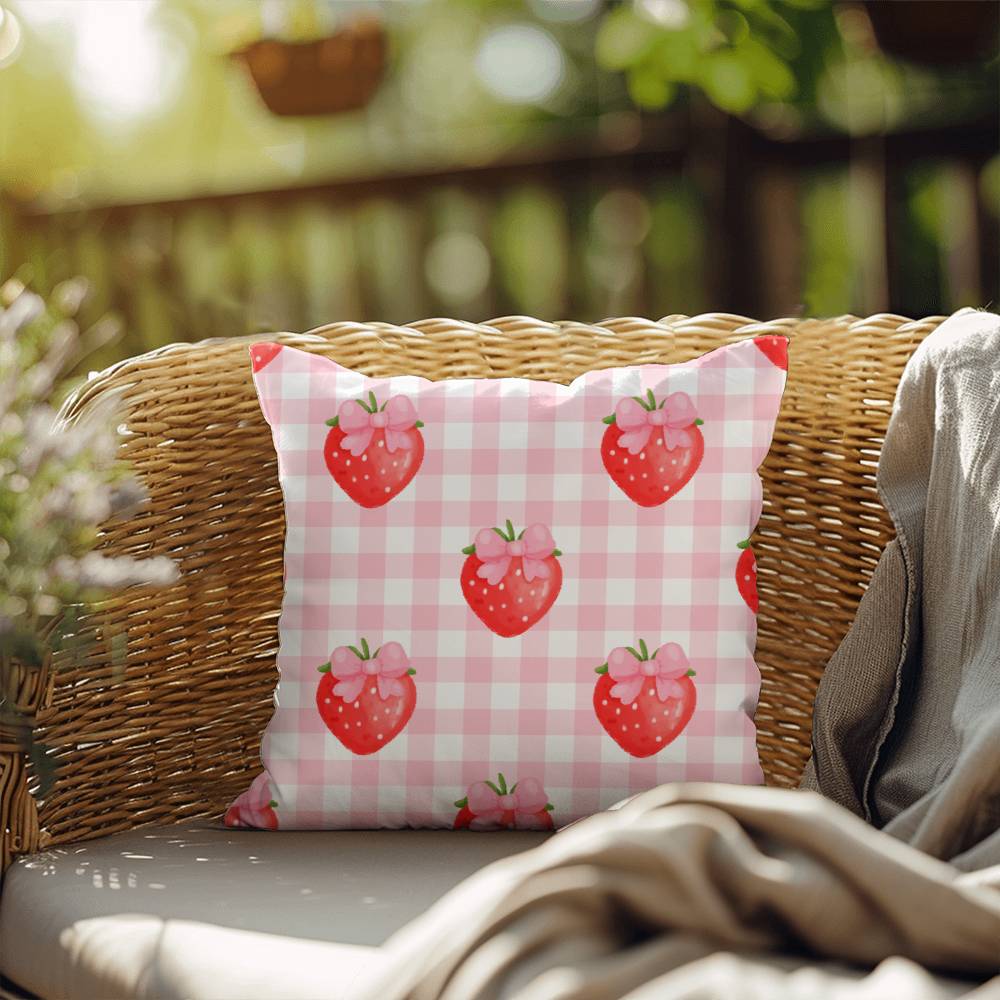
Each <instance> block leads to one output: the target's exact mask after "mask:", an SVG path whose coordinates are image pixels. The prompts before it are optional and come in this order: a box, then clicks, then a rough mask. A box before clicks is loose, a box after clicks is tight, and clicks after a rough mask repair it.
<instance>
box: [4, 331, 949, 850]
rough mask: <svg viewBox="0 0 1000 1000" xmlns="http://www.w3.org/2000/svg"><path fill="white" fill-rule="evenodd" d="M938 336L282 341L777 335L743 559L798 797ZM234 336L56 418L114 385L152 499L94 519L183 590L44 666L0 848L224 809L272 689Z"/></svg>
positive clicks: (523, 342)
mask: <svg viewBox="0 0 1000 1000" xmlns="http://www.w3.org/2000/svg"><path fill="white" fill-rule="evenodd" d="M938 322H940V320H939V319H927V320H922V321H918V322H912V321H909V320H904V319H901V318H899V317H895V316H875V317H872V318H870V319H866V320H855V319H852V318H842V319H836V320H827V321H815V320H807V321H796V320H777V321H774V322H771V323H766V324H765V323H751V322H750V321H748V320H746V319H743V318H741V317H737V316H729V315H719V314H715V315H705V316H698V317H695V318H691V319H689V318H686V317H682V316H671V317H667V318H665V319H663V320H661V321H660V322H651V321H649V320H642V319H629V318H626V319H617V320H609V321H607V322H606V323H602V324H600V325H598V326H585V325H582V324H575V323H560V324H547V323H542V322H539V321H538V320H534V319H527V318H523V317H511V318H506V319H502V320H496V321H494V322H492V323H490V324H489V325H483V326H473V325H469V324H463V323H458V322H455V321H451V320H430V321H427V322H423V323H417V324H414V325H413V326H412V327H405V328H398V327H391V326H386V325H380V324H368V325H358V324H345V323H341V324H334V325H332V326H329V327H326V328H323V329H322V330H319V331H316V333H315V334H313V335H310V336H293V335H282V336H281V337H280V338H277V339H282V340H283V341H284V342H286V343H289V344H292V345H294V346H297V347H301V348H303V349H306V350H310V351H315V352H318V353H321V354H325V355H327V356H329V357H334V358H336V359H337V360H338V361H339V362H340V363H341V364H343V365H346V366H348V367H351V368H355V369H358V370H360V371H363V372H365V373H367V374H369V375H390V374H401V373H411V374H419V375H424V376H427V377H430V378H446V377H455V376H484V377H488V376H501V375H524V376H529V377H532V378H544V379H552V380H555V381H559V382H568V381H569V380H571V379H572V378H574V377H575V376H576V375H578V374H580V373H581V372H583V371H586V370H588V369H594V368H604V367H608V366H612V365H617V364H626V363H637V362H676V361H685V360H688V359H690V358H692V357H696V356H697V355H699V354H701V353H703V352H705V351H707V350H710V349H712V348H714V347H717V346H719V345H720V344H722V343H728V342H731V341H733V340H739V339H742V338H744V337H750V336H757V335H760V334H763V333H775V332H782V333H787V334H789V335H790V336H791V338H792V345H791V370H790V378H789V383H788V389H787V391H786V395H785V399H784V403H783V406H782V412H781V416H780V419H779V421H778V427H777V432H776V435H775V440H774V446H773V448H772V450H771V453H770V456H769V457H768V459H767V462H766V464H765V466H764V469H763V479H764V498H765V500H764V514H763V518H762V520H761V523H760V527H759V529H758V532H757V534H756V535H755V536H754V548H755V550H756V552H757V557H758V562H759V571H758V572H759V576H758V582H759V589H760V595H761V608H760V620H759V621H760V627H759V638H758V647H757V660H758V662H759V664H760V667H761V672H762V674H763V688H762V692H761V699H760V705H759V709H758V713H757V726H758V743H759V747H760V751H761V757H762V760H763V764H764V770H765V772H766V774H767V778H768V781H769V782H771V783H773V784H778V785H792V784H794V783H795V782H796V780H797V778H798V775H799V773H800V770H801V768H802V766H803V764H804V762H805V760H806V758H807V756H808V752H809V730H810V712H811V706H812V699H813V694H814V690H815V686H816V683H817V681H818V679H819V676H820V674H821V671H822V669H823V666H824V664H825V662H826V660H827V658H828V657H829V655H830V653H831V652H832V651H833V649H834V648H835V647H836V645H837V643H838V642H839V640H840V638H841V637H842V636H843V634H844V632H845V631H846V630H847V627H848V625H849V624H850V621H851V618H852V616H853V613H854V609H855V606H856V604H857V601H858V598H859V596H860V594H861V592H862V590H863V588H864V585H865V582H866V580H867V578H868V576H869V574H870V572H871V570H872V568H873V566H874V564H875V561H876V559H877V558H878V555H879V552H880V551H881V548H882V546H883V545H884V544H885V542H886V541H887V539H888V538H889V537H890V535H891V525H890V524H889V522H888V520H887V518H886V515H885V513H884V511H883V509H882V508H881V506H880V504H879V502H878V499H877V496H876V494H875V490H874V483H873V478H874V469H875V463H876V460H877V457H878V450H879V446H880V444H881V440H882V435H883V433H884V431H885V427H886V423H887V420H888V416H889V411H890V407H891V403H892V399H893V396H894V392H895V387H896V383H897V381H898V379H899V375H900V373H901V371H902V368H903V365H904V364H905V362H906V359H907V358H908V356H909V355H910V353H911V352H912V350H913V348H914V347H915V346H916V344H917V343H919V341H920V340H921V339H922V338H923V337H924V336H925V335H926V334H927V333H928V332H929V331H930V330H932V329H933V328H934V327H935V326H936V325H937V324H938ZM247 344H248V341H246V340H242V341H237V340H229V341H212V342H208V343H203V344H193V345H188V344H182V345H175V346H172V347H168V348H163V349H161V350H159V351H154V352H152V353H150V354H147V355H144V356H142V357H139V358H135V359H132V360H130V361H126V362H123V363H121V364H119V365H117V366H115V367H114V368H111V369H109V370H108V371H106V372H104V373H102V374H101V375H99V376H98V377H96V378H94V379H92V380H91V381H90V382H89V383H88V384H87V385H86V386H85V387H84V389H83V390H82V391H81V392H80V393H79V394H78V396H77V398H76V399H75V401H74V403H73V405H72V407H71V410H72V411H73V412H79V410H81V409H82V408H84V407H86V406H88V405H89V404H90V403H91V402H92V401H93V400H94V399H95V398H97V397H98V396H101V395H103V394H105V393H108V392H111V391H118V392H121V393H122V394H123V399H124V408H125V414H126V416H125V422H126V425H127V428H128V436H127V438H126V441H125V444H124V452H125V456H126V457H127V458H128V459H129V460H130V461H131V462H132V464H133V466H134V468H135V470H136V471H137V472H138V474H139V475H140V476H141V478H142V479H143V480H144V482H145V484H146V486H147V488H148V490H149V494H150V502H149V504H148V506H147V507H146V509H145V510H144V511H142V512H141V513H140V514H139V515H138V516H136V517H135V518H134V519H131V520H129V521H128V522H126V523H122V524H118V525H112V526H110V527H109V528H108V532H107V547H108V548H109V549H110V550H111V551H113V552H119V553H124V552H134V553H161V554H167V555H170V556H172V557H173V558H174V559H176V560H177V562H178V563H179V565H180V568H181V576H180V579H179V581H178V582H177V583H176V584H175V585H173V586H172V587H170V588H169V589H167V590H164V591H158V592H150V591H142V590H133V591H129V592H127V593H125V594H124V595H122V596H120V597H118V598H116V599H115V601H114V602H113V603H112V604H111V605H110V606H109V607H108V608H107V609H106V610H105V611H104V615H105V619H104V620H105V621H106V622H107V626H108V627H107V632H108V633H112V632H115V631H121V630H124V631H125V632H126V633H127V638H128V645H127V650H128V651H127V657H126V659H125V663H124V666H122V665H121V664H118V665H115V663H114V662H113V658H112V657H111V656H110V654H109V646H110V645H111V641H110V640H109V639H102V640H101V641H99V642H98V643H97V644H96V645H94V646H93V647H92V648H91V649H90V650H89V652H88V653H87V654H86V656H85V657H84V659H83V660H82V661H80V662H77V663H75V664H69V663H64V664H63V665H62V668H61V669H59V670H55V671H54V677H55V680H54V682H53V683H52V685H51V689H50V693H49V695H48V696H47V697H46V698H45V699H44V700H43V701H44V703H43V705H42V707H41V709H40V711H39V714H38V732H37V736H38V738H39V739H40V740H42V741H43V742H45V743H46V744H48V745H49V746H52V747H55V748H57V755H58V773H57V779H56V782H55V785H54V787H53V788H52V789H51V790H50V791H49V792H48V794H47V795H46V796H45V798H44V800H43V801H42V802H41V803H40V806H39V811H38V815H37V816H35V815H34V808H33V803H32V802H31V801H30V800H29V799H28V797H27V796H26V794H23V791H20V792H19V791H18V788H17V787H16V786H17V785H18V781H19V780H20V779H19V776H18V773H17V766H16V763H14V757H13V755H12V754H10V753H9V752H6V751H5V750H4V748H3V747H2V746H0V808H2V809H3V817H2V819H3V820H4V823H5V824H7V825H8V826H13V828H14V829H13V832H12V833H11V834H8V835H7V840H8V844H7V848H8V853H9V852H10V851H11V850H13V851H24V850H30V849H32V848H35V847H37V846H39V845H41V844H44V843H64V842H68V841H72V840H76V839H80V838H86V837H92V836H97V835H101V834H105V833H110V832H114V831H117V830H122V829H126V828H129V827H132V826H135V825H138V824H141V823H152V822H157V823H163V822H170V821H173V820H178V819H182V818H185V817H191V816H203V815H214V814H218V813H219V812H220V811H221V810H222V809H223V807H224V806H225V804H226V803H227V802H228V800H229V799H231V797H232V796H233V795H234V794H235V793H237V792H238V791H240V790H241V789H242V788H243V787H244V786H245V784H246V781H247V775H248V772H252V771H254V770H255V769H256V768H257V767H258V766H259V762H258V750H259V740H260V734H261V732H262V730H263V728H264V726H265V724H266V723H267V720H268V718H269V716H270V714H271V710H272V693H273V688H274V684H275V681H276V673H275V651H276V645H277V635H276V626H277V616H278V609H279V603H280V600H281V576H282V572H281V571H282V537H283V530H284V526H283V517H282V508H281V495H280V492H279V487H278V481H277V470H276V462H275V456H274V449H273V446H272V443H271V438H270V434H269V432H268V428H267V426H266V424H265V423H264V421H263V419H262V417H261V414H260V411H259V408H258V404H257V401H256V398H255V395H254V391H253V386H252V383H251V379H250V366H249V363H248V357H247Z"/></svg>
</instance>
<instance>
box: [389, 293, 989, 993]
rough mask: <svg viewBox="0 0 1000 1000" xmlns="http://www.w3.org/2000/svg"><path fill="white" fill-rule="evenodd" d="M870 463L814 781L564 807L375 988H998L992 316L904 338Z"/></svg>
mask: <svg viewBox="0 0 1000 1000" xmlns="http://www.w3.org/2000/svg"><path fill="white" fill-rule="evenodd" d="M878 481H879V488H880V492H881V495H882V498H883V500H884V502H885V505H886V508H887V510H888V511H889V513H890V515H891V516H892V518H893V521H894V523H895V525H896V529H897V538H896V539H895V541H894V542H892V543H891V544H890V545H889V546H888V547H887V549H886V550H885V552H884V554H883V556H882V558H881V561H880V562H879V565H878V568H877V570H876V572H875V574H874V576H873V578H872V581H871V584H870V586H869V588H868V591H867V593H866V595H865V597H864V598H863V600H862V602H861V605H860V607H859V611H858V616H857V620H856V622H855V624H854V626H853V628H852V630H851V632H850V633H849V635H848V636H847V638H846V639H845V640H844V642H843V644H842V646H841V647H840V649H839V651H838V652H837V653H836V655H835V656H834V658H833V660H832V661H831V663H830V665H829V667H828V668H827V671H826V674H825V675H824V679H823V682H822V684H821V686H820V691H819V696H818V698H817V703H816V713H815V721H814V740H813V758H812V761H811V762H810V765H809V767H808V768H807V771H806V774H805V777H804V784H805V785H806V786H807V789H815V790H816V791H818V792H820V793H821V794H815V793H814V792H813V791H810V790H801V791H783V790H778V789H768V788H739V787H735V786H728V785H671V786H663V787H661V788H658V789H654V790H652V791H649V792H647V793H644V794H643V795H640V796H638V797H637V798H635V799H633V800H631V801H629V802H627V803H626V804H625V805H624V806H623V807H622V808H620V809H618V810H613V811H610V812H606V813H603V814H599V815H597V816H594V817H591V818H590V819H587V820H584V821H582V822H580V823H577V824H575V825H573V826H571V827H569V828H567V829H566V830H564V831H563V832H561V833H559V834H558V835H556V836H555V837H553V838H552V839H551V840H550V841H549V842H547V843H546V844H544V845H543V846H541V847H539V848H537V849H535V850H533V851H529V852H527V853H525V854H522V855H518V856H517V857H514V858H510V859H506V860H503V861H500V862H498V863H496V864H495V865H492V866H491V867H489V868H487V869H486V870H484V871H482V872H480V873H479V874H477V875H475V876H473V877H472V878H471V879H469V880H467V881H466V882H465V883H463V884H462V885H460V886H458V887H457V888H456V889H454V890H453V891H452V892H451V893H450V894H449V895H447V896H445V897H444V898H443V899H442V900H441V901H440V902H439V903H438V904H436V905H435V906H434V907H433V908H432V909H431V910H429V911H428V912H427V913H426V914H425V915H424V916H423V917H422V918H420V919H418V920H417V921H415V922H413V923H412V924H410V925H409V926H408V927H407V928H405V929H404V930H402V931H400V932H399V933H398V934H397V935H396V936H395V937H394V938H392V939H391V940H390V941H389V943H388V944H387V945H386V958H387V961H386V967H385V972H384V975H383V976H380V977H379V980H378V982H377V984H376V985H375V987H374V988H373V989H372V991H371V996H372V997H373V998H374V997H376V996H377V997H378V998H379V1000H393V998H404V997H405V998H413V1000H430V998H447V1000H467V998H469V997H484V998H485V997H489V998H494V997H496V998H500V997H504V998H508V997H509V998H519V1000H529V998H530V1000H536V998H537V1000H543V998H544V1000H553V998H570V997H572V998H580V1000H583V998H594V1000H598V998H600V1000H603V998H612V997H628V998H630V1000H645V998H651V997H656V998H657V1000H671V998H678V1000H679V998H682V997H683V998H693V997H698V998H699V1000H703V998H715V997H718V998H727V1000H728V998H732V997H740V998H750V1000H755V998H761V1000H763V998H768V1000H772V998H792V997H796V998H798V997H809V998H810V1000H812V998H824V997H830V998H832V997H837V998H857V1000H860V998H862V997H874V996H879V997H881V996H885V997H897V996H898V997H913V998H921V1000H924V998H927V1000H930V998H944V997H957V996H967V997H970V998H971V997H973V996H974V997H975V998H976V1000H985V998H987V997H990V998H993V997H1000V978H997V979H993V980H991V977H998V976H1000V317H997V316H994V315H992V314H989V313H981V312H976V311H973V310H963V311H962V312H960V313H958V314H956V315H955V316H954V317H952V318H951V319H950V320H948V321H947V322H946V323H944V324H943V325H942V326H941V327H940V328H938V330H936V331H935V332H934V333H932V334H931V335H930V336H929V337H928V338H927V339H926V340H925V341H924V343H923V344H922V345H921V346H920V347H919V348H918V349H917V351H916V352H915V354H914V356H913V358H912V359H911V361H910V363H909V365H908V366H907V369H906V371H905V373H904V375H903V378H902V381H901V383H900V387H899V391H898V395H897V399H896V403H895V406H894V410H893V416H892V420H891V422H890V427H889V431H888V434H887V437H886V441H885V444H884V447H883V450H882V457H881V459H880V466H879V475H878ZM852 814H853V815H852Z"/></svg>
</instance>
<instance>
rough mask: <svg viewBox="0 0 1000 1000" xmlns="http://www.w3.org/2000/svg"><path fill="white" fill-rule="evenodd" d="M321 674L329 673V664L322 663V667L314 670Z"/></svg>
mask: <svg viewBox="0 0 1000 1000" xmlns="http://www.w3.org/2000/svg"><path fill="white" fill-rule="evenodd" d="M316 669H317V670H318V671H319V672H320V673H321V674H328V673H329V672H330V664H329V662H327V663H324V664H323V665H322V666H319V667H317V668H316Z"/></svg>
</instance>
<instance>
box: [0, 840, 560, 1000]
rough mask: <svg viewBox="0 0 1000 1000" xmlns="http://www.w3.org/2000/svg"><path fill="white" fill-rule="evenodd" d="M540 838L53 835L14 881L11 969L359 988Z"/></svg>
mask: <svg viewBox="0 0 1000 1000" xmlns="http://www.w3.org/2000/svg"><path fill="white" fill-rule="evenodd" d="M544 836H545V835H544V834H531V833H489V834H478V833H454V832H452V831H447V830H441V831H432V830H398V831H396V830H391V831H390V830H380V831H361V832H347V831H336V832H321V831H316V832H302V833H297V832H283V833H265V832H261V831H253V830H229V829H226V828H224V827H222V826H221V825H215V824H210V823H204V822H196V823H187V824H183V825H179V826H174V827H166V828H148V829H143V830H135V831H132V832H130V833H124V834H118V835H116V836H112V837H107V838H104V839H102V840H95V841H90V842H88V843H83V844H79V845H76V846H72V847H61V848H56V849H53V850H50V851H45V852H42V853H40V854H36V855H33V856H31V857H30V858H25V859H22V860H21V861H19V862H18V863H17V864H15V865H14V866H13V867H12V868H11V869H10V871H9V872H8V873H7V875H6V877H5V879H4V885H3V895H2V897H0V972H2V973H3V974H4V975H6V976H7V977H9V978H10V979H11V980H13V981H14V982H15V983H18V984H19V985H20V986H22V987H24V988H26V989H28V990H30V991H32V992H33V993H37V994H38V995H39V996H41V997H44V998H56V997H74V998H81V1000H83V998H87V997H101V998H108V997H149V998H153V997H155V998H156V1000H168V998H172V997H178V998H179V997H191V998H204V1000H208V998H212V1000H221V998H229V997H232V998H236V997H240V998H243V997H251V996H253V997H262V998H263V997H296V998H301V997H317V998H319V997H349V996H350V995H351V992H352V989H353V988H357V986H358V985H359V984H360V983H361V982H362V981H363V980H364V977H365V975H366V974H369V973H370V971H371V970H372V969H373V968H376V967H377V962H378V951H377V950H376V949H377V947H378V946H379V945H380V944H382V943H383V942H384V941H385V940H386V938H388V937H389V935H390V934H392V933H393V932H394V931H396V930H398V929H399V928H400V927H402V926H403V925H404V924H406V923H407V922H408V921H410V920H411V919H412V918H413V917H416V916H417V915H419V914H420V913H422V912H423V911H424V910H425V909H426V908H427V907H428V906H429V905H430V904H431V903H433V902H434V901H435V900H437V899H438V898H440V896H442V895H443V894H444V893H445V892H447V890H449V889H450V888H452V887H453V886H454V885H456V884H457V883H458V882H460V881H461V880H462V879H463V878H464V877H465V876H467V875H469V874H471V873H472V872H474V871H477V870H478V869H480V868H482V867H483V866H484V865H486V864H489V863H490V862H492V861H495V860H497V859H499V858H502V857H506V856H507V855H510V854H514V853H517V852H518V851H522V850H526V849H528V848H529V847H533V846H535V845H536V844H538V843H540V842H541V841H542V840H543V839H544Z"/></svg>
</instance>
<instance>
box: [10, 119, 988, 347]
mask: <svg viewBox="0 0 1000 1000" xmlns="http://www.w3.org/2000/svg"><path fill="white" fill-rule="evenodd" d="M653 140H654V141H649V142H647V143H646V144H645V145H644V146H643V147H642V148H639V149H635V150H632V151H628V152H616V153H608V152H606V151H605V152H598V151H593V150H585V151H580V150H579V149H578V150H570V151H565V150H550V151H549V152H548V153H547V154H546V155H545V156H544V157H536V158H535V159H532V160H516V159H510V160H507V161H505V162H503V163H498V164H493V165H489V166H482V167H470V168H467V169H462V170H452V171H447V172H439V173H421V174H408V175H405V176H393V177H381V178H378V179H365V180H353V181H352V180H348V181H338V182H336V183H330V184H325V185H319V186H312V187H307V188H293V189H287V190H278V191H262V192H252V193H239V194H227V195H221V196H212V197H195V198H188V199H184V200H178V201H162V202H155V203H148V204H130V205H105V206H97V205H87V206H79V207H74V208H71V209H62V210H59V211H52V210H46V209H45V208H44V207H43V206H40V205H27V204H20V203H15V202H13V201H11V200H9V199H7V200H3V201H0V272H3V273H10V272H14V271H18V272H20V273H23V274H24V275H25V276H26V277H28V278H30V280H32V281H33V282H34V283H35V285H36V286H37V287H40V288H42V289H45V288H47V287H49V286H51V285H52V284H54V283H55V282H57V281H59V280H61V279H63V278H65V277H67V276H69V275H72V274H83V275H84V276H86V277H87V278H88V279H89V280H90V281H91V283H92V286H93V295H92V300H91V302H90V305H89V309H90V312H91V314H92V315H93V316H97V315H98V314H99V313H102V312H105V311H108V310H112V311H116V312H118V313H119V314H121V316H122V317H123V319H124V321H125V323H124V325H125V329H126V331H127V333H126V336H125V339H124V340H123V341H122V342H121V343H119V344H117V345H116V346H115V347H114V348H112V349H109V350H108V351H107V352H106V355H107V356H106V357H104V358H102V359H101V360H102V361H106V360H110V359H112V358H113V357H117V356H121V355H123V354H129V353H135V352H138V351H142V350H146V349H148V348H151V347H153V346H156V345H159V344H162V343H165V342H169V341H172V340H188V339H194V338H200V337H206V336H224V335H232V334H240V333H245V332H255V331H266V330H273V329H308V328H309V327H312V326H316V325H319V324H320V323H323V322H327V321H329V320H331V319H344V318H359V319H384V320H388V321H393V322H405V321H407V320H411V319H415V318H419V317H423V316H428V315H435V314H438V315H440V314H447V315H452V316H456V317H457V318H466V319H475V320H480V319H483V318H486V317H489V316H495V315H502V314H509V313H528V314H534V315H539V316H542V317H549V318H555V317H565V316H572V317H574V318H578V319H581V320H596V319H600V318H602V317H604V316H608V315H613V314H619V315H620V314H642V315H649V316H661V315H666V314H669V313H677V312H686V313H695V312H698V311H701V310H705V309H709V308H711V309H717V310H726V311H731V312H739V313H744V314H748V315H753V316H759V317H761V318H767V317H770V316H775V315H779V314H782V315H783V314H794V313H801V312H806V313H810V314H834V313H842V312H857V313H861V314H869V313H873V312H877V311H882V310H892V311H898V312H901V313H904V314H907V315H924V314H929V313H938V312H947V311H949V310H951V309H953V308H956V307H958V306H959V305H965V304H971V305H988V304H991V303H993V304H995V303H996V302H997V299H998V297H1000V294H998V293H1000V261H998V230H997V217H996V215H995V214H993V213H992V212H991V211H989V210H988V209H987V206H986V205H985V203H984V198H983V195H982V186H981V185H980V184H979V182H978V179H979V177H980V174H981V171H982V168H983V166H984V165H985V164H986V163H987V161H988V160H989V159H990V157H991V156H994V155H996V152H997V149H998V144H1000V136H998V126H997V122H996V121H995V120H993V121H984V122H981V123H978V124H977V125H974V126H971V127H970V126H969V125H968V124H964V125H963V126H962V127H960V128H952V129H948V128H946V129H935V130H933V131H910V132H905V133H900V134H894V135H890V136H884V137H878V138H872V139H867V140H851V139H848V138H844V137H839V136H835V137H819V138H815V139H808V140H797V141H795V142H788V143H785V142H775V141H773V140H769V139H766V138H764V137H762V136H761V135H760V134H759V133H757V132H755V131H754V130H752V129H750V128H749V127H747V126H745V125H743V124H741V123H739V122H736V121H733V120H717V121H712V122H710V123H708V124H707V125H706V126H705V127H704V128H699V125H698V123H697V122H695V123H693V124H691V125H690V126H689V127H688V128H687V130H686V131H683V132H677V131H675V132H673V133H671V132H669V131H666V132H664V133H662V134H660V135H654V136H653Z"/></svg>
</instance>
